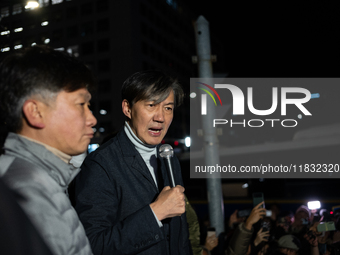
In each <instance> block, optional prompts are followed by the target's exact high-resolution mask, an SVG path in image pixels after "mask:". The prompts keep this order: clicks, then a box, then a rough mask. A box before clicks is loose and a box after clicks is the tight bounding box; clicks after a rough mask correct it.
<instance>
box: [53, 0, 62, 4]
mask: <svg viewBox="0 0 340 255" xmlns="http://www.w3.org/2000/svg"><path fill="white" fill-rule="evenodd" d="M62 2H63V0H52V4H60V3H62Z"/></svg>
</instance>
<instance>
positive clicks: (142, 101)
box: [75, 71, 191, 255]
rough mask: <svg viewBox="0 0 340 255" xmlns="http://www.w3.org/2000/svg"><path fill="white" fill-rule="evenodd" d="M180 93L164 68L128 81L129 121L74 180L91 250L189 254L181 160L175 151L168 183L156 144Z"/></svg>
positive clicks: (126, 108)
mask: <svg viewBox="0 0 340 255" xmlns="http://www.w3.org/2000/svg"><path fill="white" fill-rule="evenodd" d="M183 97H184V95H183V90H182V88H181V87H180V85H179V84H178V83H177V81H176V80H175V79H173V78H172V77H169V76H167V75H166V74H164V73H162V72H160V71H144V72H138V73H135V74H133V75H132V76H131V77H129V78H128V79H127V80H126V81H125V82H124V84H123V86H122V99H123V101H122V110H123V113H124V115H125V116H126V122H125V126H124V128H123V129H122V130H121V131H120V132H119V133H118V134H117V135H116V136H115V137H114V138H112V139H111V140H109V141H108V142H106V143H105V144H104V145H102V146H101V147H100V148H99V149H97V150H96V151H95V152H93V153H91V154H90V155H89V156H88V157H87V158H86V159H85V161H84V163H83V165H82V167H81V169H82V171H81V173H80V175H78V177H77V179H76V181H75V208H76V211H77V212H78V215H79V218H80V220H81V222H82V223H83V225H84V228H85V230H86V234H87V236H88V238H89V240H90V243H91V246H92V250H93V252H94V254H96V255H97V254H107V255H109V254H110V255H118V254H150V255H151V254H152V255H177V254H178V255H179V254H180V255H186V254H191V248H190V241H189V233H188V227H187V221H186V215H185V201H184V193H183V192H184V188H183V181H182V177H181V170H180V165H179V162H178V160H177V158H176V157H174V158H173V159H172V161H173V162H172V164H173V165H172V171H173V172H172V175H173V179H174V182H175V184H176V186H175V187H170V185H171V178H170V176H169V174H168V171H167V169H166V162H164V161H163V159H161V158H160V156H159V151H158V148H159V144H160V143H161V141H162V139H163V138H164V136H165V134H166V133H167V131H168V128H169V126H170V124H171V122H172V119H173V115H174V108H175V106H178V105H180V104H181V103H182V101H183Z"/></svg>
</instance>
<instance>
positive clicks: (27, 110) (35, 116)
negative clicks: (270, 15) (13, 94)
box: [22, 99, 45, 129]
mask: <svg viewBox="0 0 340 255" xmlns="http://www.w3.org/2000/svg"><path fill="white" fill-rule="evenodd" d="M42 104H43V103H42V102H39V101H37V100H33V99H29V100H26V101H25V103H24V105H23V107H22V111H23V114H24V117H25V119H26V120H27V124H28V125H30V126H31V127H34V128H39V129H41V128H44V127H45V123H44V121H43V118H42V115H41V110H42V109H41V108H42Z"/></svg>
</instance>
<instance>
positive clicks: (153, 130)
mask: <svg viewBox="0 0 340 255" xmlns="http://www.w3.org/2000/svg"><path fill="white" fill-rule="evenodd" d="M149 131H150V132H151V133H152V134H155V135H157V134H159V133H160V132H161V131H162V129H161V128H149Z"/></svg>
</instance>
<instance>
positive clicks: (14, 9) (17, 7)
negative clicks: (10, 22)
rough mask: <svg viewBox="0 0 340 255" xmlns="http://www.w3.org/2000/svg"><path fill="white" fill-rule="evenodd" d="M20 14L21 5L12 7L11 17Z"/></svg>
mask: <svg viewBox="0 0 340 255" xmlns="http://www.w3.org/2000/svg"><path fill="white" fill-rule="evenodd" d="M21 12H22V8H21V4H15V5H13V11H12V15H15V14H19V13H21Z"/></svg>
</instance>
